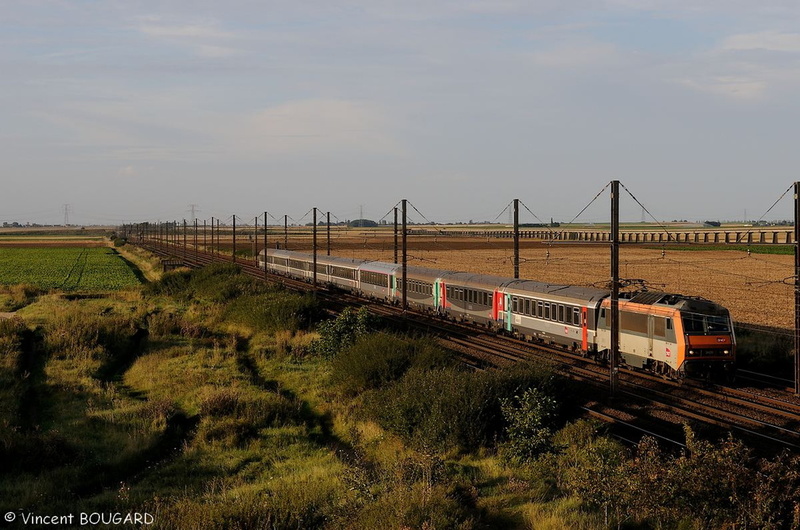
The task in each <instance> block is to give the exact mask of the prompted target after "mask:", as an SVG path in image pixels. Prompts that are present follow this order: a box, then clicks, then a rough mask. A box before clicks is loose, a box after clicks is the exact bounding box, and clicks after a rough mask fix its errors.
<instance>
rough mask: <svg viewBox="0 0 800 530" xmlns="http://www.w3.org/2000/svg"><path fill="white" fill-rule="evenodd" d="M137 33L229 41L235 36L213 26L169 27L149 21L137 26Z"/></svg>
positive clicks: (185, 25) (186, 25) (208, 24)
mask: <svg viewBox="0 0 800 530" xmlns="http://www.w3.org/2000/svg"><path fill="white" fill-rule="evenodd" d="M138 29H139V31H141V32H142V33H144V34H146V35H151V36H154V37H175V38H190V39H206V40H207V39H231V38H234V37H235V34H233V33H230V32H227V31H222V30H220V29H218V28H216V27H214V24H211V23H205V24H184V25H169V24H159V23H157V22H156V21H149V22H146V23H144V24H141V25H140V26H138Z"/></svg>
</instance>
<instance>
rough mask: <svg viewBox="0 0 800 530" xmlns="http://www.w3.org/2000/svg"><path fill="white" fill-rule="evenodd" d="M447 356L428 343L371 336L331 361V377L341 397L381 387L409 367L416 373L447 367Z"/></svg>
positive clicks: (374, 334) (431, 343)
mask: <svg viewBox="0 0 800 530" xmlns="http://www.w3.org/2000/svg"><path fill="white" fill-rule="evenodd" d="M451 357H452V356H451V355H450V354H449V353H448V352H446V351H444V350H443V349H442V348H440V347H438V346H437V345H436V344H434V343H433V342H431V341H426V340H414V341H412V340H404V339H402V338H399V337H395V336H393V335H389V334H387V333H372V334H369V335H364V336H362V337H360V338H359V339H358V340H357V342H356V343H355V344H353V345H352V346H349V347H347V348H345V349H344V350H342V351H340V352H339V353H338V354H337V355H336V356H335V357H334V358H333V361H332V363H331V378H332V380H333V382H334V383H336V384H338V385H339V386H340V388H341V389H342V390H343V392H344V393H345V394H350V395H353V394H358V393H360V392H363V391H364V390H369V389H375V388H380V387H382V386H385V385H386V384H388V383H390V382H392V381H395V380H397V379H399V378H400V377H402V376H403V374H405V373H406V371H408V370H409V369H410V368H411V367H412V366H413V367H415V368H417V369H419V370H427V369H432V368H437V367H445V366H450V365H452V364H453V362H452V360H451Z"/></svg>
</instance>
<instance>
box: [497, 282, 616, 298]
mask: <svg viewBox="0 0 800 530" xmlns="http://www.w3.org/2000/svg"><path fill="white" fill-rule="evenodd" d="M504 288H505V290H506V291H507V292H511V293H514V292H516V293H519V292H522V293H524V294H527V293H537V294H547V295H551V296H561V297H565V298H577V299H580V300H585V301H589V302H593V301H597V300H600V299H601V298H605V297H606V296H608V295H609V294H610V293H609V291H606V290H604V289H597V288H595V287H582V286H578V285H559V284H553V283H544V282H537V281H533V280H511V281H510V282H508V283H507V284H506V285H505V286H504Z"/></svg>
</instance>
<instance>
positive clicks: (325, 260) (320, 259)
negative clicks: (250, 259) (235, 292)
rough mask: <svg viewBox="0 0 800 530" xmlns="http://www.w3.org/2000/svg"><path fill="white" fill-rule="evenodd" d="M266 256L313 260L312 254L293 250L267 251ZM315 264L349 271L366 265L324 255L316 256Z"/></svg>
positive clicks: (349, 259)
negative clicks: (348, 269) (336, 266)
mask: <svg viewBox="0 0 800 530" xmlns="http://www.w3.org/2000/svg"><path fill="white" fill-rule="evenodd" d="M268 251H269V252H268V255H270V256H273V257H276V258H286V259H299V260H302V261H308V262H310V261H311V260H312V259H313V254H309V253H306V252H295V251H293V250H280V249H272V248H271V249H268ZM263 253H264V251H263V250H262V251H261V252H259V255H263ZM317 263H320V264H323V265H338V266H341V267H348V268H351V269H356V268H358V266H359V265H361V264H362V263H366V260H363V259H353V258H342V257H340V256H327V255H325V254H319V253H318V254H317Z"/></svg>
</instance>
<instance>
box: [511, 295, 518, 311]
mask: <svg viewBox="0 0 800 530" xmlns="http://www.w3.org/2000/svg"><path fill="white" fill-rule="evenodd" d="M518 305H519V298H517V297H516V296H515V297H513V298H511V312H512V313H519V310H518V309H517V306H518Z"/></svg>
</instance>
